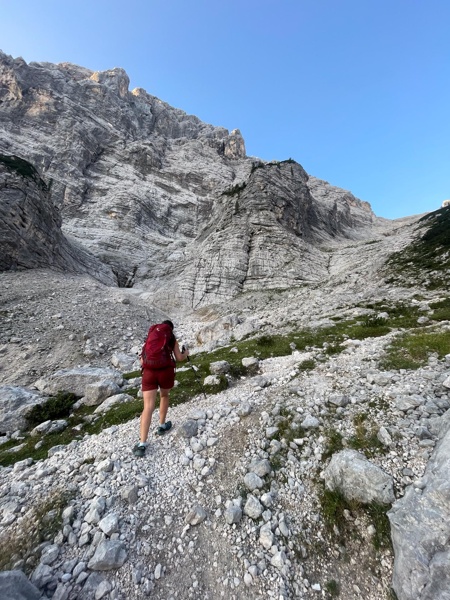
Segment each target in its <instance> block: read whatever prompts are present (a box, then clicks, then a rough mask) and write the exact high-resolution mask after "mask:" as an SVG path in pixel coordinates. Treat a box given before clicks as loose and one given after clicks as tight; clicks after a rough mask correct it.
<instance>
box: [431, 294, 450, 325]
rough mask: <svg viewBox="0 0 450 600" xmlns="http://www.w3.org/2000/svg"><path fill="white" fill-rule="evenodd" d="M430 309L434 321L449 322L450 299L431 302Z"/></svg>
mask: <svg viewBox="0 0 450 600" xmlns="http://www.w3.org/2000/svg"><path fill="white" fill-rule="evenodd" d="M430 308H432V309H433V315H432V318H433V319H434V320H435V321H450V298H445V299H444V300H440V301H438V302H432V303H431V304H430Z"/></svg>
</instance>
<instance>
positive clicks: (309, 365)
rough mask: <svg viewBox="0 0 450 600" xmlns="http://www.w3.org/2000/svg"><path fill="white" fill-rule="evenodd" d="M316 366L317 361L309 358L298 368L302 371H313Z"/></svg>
mask: <svg viewBox="0 0 450 600" xmlns="http://www.w3.org/2000/svg"><path fill="white" fill-rule="evenodd" d="M315 366H316V361H315V360H314V359H313V358H308V359H307V360H303V361H302V362H301V363H300V364H299V365H298V368H299V369H300V371H312V370H313V369H314V368H315Z"/></svg>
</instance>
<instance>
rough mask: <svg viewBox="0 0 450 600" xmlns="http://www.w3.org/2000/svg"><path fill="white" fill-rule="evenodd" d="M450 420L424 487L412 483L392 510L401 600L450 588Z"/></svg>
mask: <svg viewBox="0 0 450 600" xmlns="http://www.w3.org/2000/svg"><path fill="white" fill-rule="evenodd" d="M449 421H450V419H448V418H447V419H446V426H447V429H446V431H444V432H443V434H442V437H441V439H440V441H439V443H438V445H437V446H436V449H435V451H434V453H433V455H432V457H431V459H430V462H429V463H428V465H427V468H426V471H425V475H424V477H423V478H422V479H423V489H416V488H415V487H414V486H409V487H408V488H407V489H406V493H405V495H404V496H403V498H401V499H400V500H397V502H395V504H394V505H393V506H392V509H391V510H390V512H389V513H388V517H389V520H390V522H391V533H392V543H393V546H394V553H395V562H394V575H393V588H394V590H395V592H396V593H397V596H398V598H399V600H413V599H414V600H435V599H436V600H437V599H444V598H446V597H447V595H448V590H449V589H450V551H449V548H448V539H449V538H450V463H449V460H448V457H449V455H450V427H449ZM421 487H422V486H421Z"/></svg>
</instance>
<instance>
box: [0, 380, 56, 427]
mask: <svg viewBox="0 0 450 600" xmlns="http://www.w3.org/2000/svg"><path fill="white" fill-rule="evenodd" d="M43 402H45V398H44V397H43V396H42V394H39V393H38V392H36V391H32V390H29V389H27V388H24V387H19V386H13V385H4V386H1V387H0V433H7V432H12V431H17V430H18V429H24V428H25V427H26V425H27V422H26V416H27V414H28V413H29V412H30V411H31V410H32V409H33V407H34V406H36V405H38V404H43Z"/></svg>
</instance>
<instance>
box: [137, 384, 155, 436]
mask: <svg viewBox="0 0 450 600" xmlns="http://www.w3.org/2000/svg"><path fill="white" fill-rule="evenodd" d="M157 392H158V390H149V391H147V392H142V396H143V398H144V410H143V411H142V414H141V422H140V427H139V434H140V441H141V442H146V441H147V437H148V430H149V429H150V424H151V422H152V415H153V411H154V410H155V402H156V394H157Z"/></svg>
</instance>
